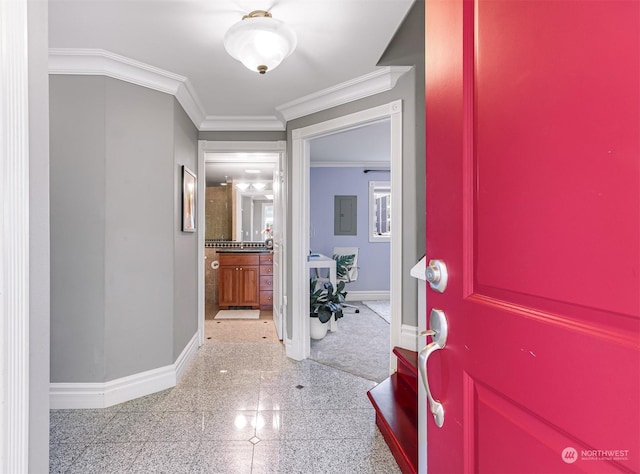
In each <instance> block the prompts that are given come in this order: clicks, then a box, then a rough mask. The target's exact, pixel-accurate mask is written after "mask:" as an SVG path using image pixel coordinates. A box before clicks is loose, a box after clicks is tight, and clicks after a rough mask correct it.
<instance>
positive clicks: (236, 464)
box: [191, 441, 253, 474]
mask: <svg viewBox="0 0 640 474" xmlns="http://www.w3.org/2000/svg"><path fill="white" fill-rule="evenodd" d="M252 459H253V444H251V443H250V442H249V441H203V442H202V443H201V444H200V447H199V449H198V453H197V455H196V457H195V459H194V462H193V464H192V466H191V472H192V473H194V474H204V473H221V474H250V473H251V464H252Z"/></svg>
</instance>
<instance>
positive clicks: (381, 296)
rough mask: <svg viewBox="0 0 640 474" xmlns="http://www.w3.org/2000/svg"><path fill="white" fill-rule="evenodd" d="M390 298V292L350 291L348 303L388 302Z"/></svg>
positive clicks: (347, 298)
mask: <svg viewBox="0 0 640 474" xmlns="http://www.w3.org/2000/svg"><path fill="white" fill-rule="evenodd" d="M389 298H390V292H389V291H384V290H380V291H348V292H347V297H346V298H345V299H346V300H347V301H374V300H388V299H389Z"/></svg>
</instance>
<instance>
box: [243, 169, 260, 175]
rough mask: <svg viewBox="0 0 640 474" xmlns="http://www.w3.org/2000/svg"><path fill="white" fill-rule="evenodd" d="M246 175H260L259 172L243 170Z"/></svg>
mask: <svg viewBox="0 0 640 474" xmlns="http://www.w3.org/2000/svg"><path fill="white" fill-rule="evenodd" d="M244 172H245V173H248V174H260V170H244Z"/></svg>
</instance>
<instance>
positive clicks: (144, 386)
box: [50, 333, 199, 409]
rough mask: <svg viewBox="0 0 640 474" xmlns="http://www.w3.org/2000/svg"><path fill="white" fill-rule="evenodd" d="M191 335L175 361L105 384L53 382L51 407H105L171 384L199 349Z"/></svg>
mask: <svg viewBox="0 0 640 474" xmlns="http://www.w3.org/2000/svg"><path fill="white" fill-rule="evenodd" d="M198 340H199V334H197V333H196V334H194V335H193V337H192V338H191V340H190V341H189V342H188V343H187V345H186V346H185V348H184V349H183V350H182V352H181V353H180V355H179V356H178V359H176V361H175V363H173V364H171V365H167V366H165V367H160V368H157V369H153V370H147V371H145V372H140V373H137V374H133V375H129V376H127V377H121V378H119V379H115V380H110V381H109V382H105V383H52V384H51V385H50V401H51V409H78V408H106V407H110V406H113V405H117V404H118V403H123V402H127V401H129V400H133V399H134V398H139V397H144V396H145V395H150V394H152V393H155V392H159V391H160V390H165V389H167V388H171V387H174V386H175V385H176V383H177V382H178V380H180V377H182V374H183V373H184V370H185V368H186V367H187V365H188V364H189V362H191V360H192V359H193V357H194V356H195V355H196V352H197V350H198Z"/></svg>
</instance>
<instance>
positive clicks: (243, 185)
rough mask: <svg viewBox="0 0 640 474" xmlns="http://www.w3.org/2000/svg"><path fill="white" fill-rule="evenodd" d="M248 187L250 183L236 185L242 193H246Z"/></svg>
mask: <svg viewBox="0 0 640 474" xmlns="http://www.w3.org/2000/svg"><path fill="white" fill-rule="evenodd" d="M248 187H249V183H236V188H238V189H239V190H240V191H246V190H247V188H248Z"/></svg>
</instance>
